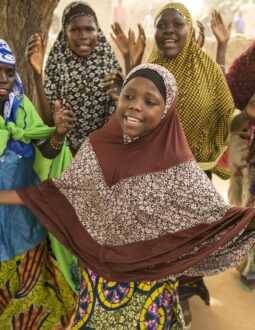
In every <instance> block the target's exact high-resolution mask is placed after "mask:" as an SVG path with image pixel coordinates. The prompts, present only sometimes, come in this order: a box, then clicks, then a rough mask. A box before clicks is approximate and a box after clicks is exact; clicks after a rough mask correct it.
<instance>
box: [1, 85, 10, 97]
mask: <svg viewBox="0 0 255 330" xmlns="http://www.w3.org/2000/svg"><path fill="white" fill-rule="evenodd" d="M8 93H9V90H8V89H7V88H1V87H0V95H1V96H5V95H7V94H8Z"/></svg>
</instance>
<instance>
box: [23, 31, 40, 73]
mask: <svg viewBox="0 0 255 330" xmlns="http://www.w3.org/2000/svg"><path fill="white" fill-rule="evenodd" d="M43 58H44V48H43V45H42V40H41V37H40V36H39V35H38V34H34V35H33V36H32V37H31V38H30V39H29V40H28V43H27V47H26V60H27V62H28V64H29V65H30V66H31V67H32V69H33V70H34V71H35V72H36V73H37V74H39V75H41V74H42V67H43Z"/></svg>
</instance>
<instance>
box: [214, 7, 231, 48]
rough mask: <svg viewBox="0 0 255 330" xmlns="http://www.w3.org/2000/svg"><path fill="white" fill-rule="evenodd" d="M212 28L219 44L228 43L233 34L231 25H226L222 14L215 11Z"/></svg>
mask: <svg viewBox="0 0 255 330" xmlns="http://www.w3.org/2000/svg"><path fill="white" fill-rule="evenodd" d="M211 28H212V32H213V34H214V35H215V37H216V39H217V41H218V43H227V42H228V41H229V38H230V34H231V23H229V24H228V25H226V24H225V23H224V21H223V19H222V17H221V14H220V12H218V11H217V10H214V11H213V12H212V18H211Z"/></svg>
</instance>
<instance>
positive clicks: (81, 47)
mask: <svg viewBox="0 0 255 330" xmlns="http://www.w3.org/2000/svg"><path fill="white" fill-rule="evenodd" d="M78 48H80V49H81V50H88V49H90V48H91V47H90V44H81V45H78Z"/></svg>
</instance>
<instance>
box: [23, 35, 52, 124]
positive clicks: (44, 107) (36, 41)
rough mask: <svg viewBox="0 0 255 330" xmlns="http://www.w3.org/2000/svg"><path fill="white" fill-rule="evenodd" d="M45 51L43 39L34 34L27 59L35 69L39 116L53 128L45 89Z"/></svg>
mask: <svg viewBox="0 0 255 330" xmlns="http://www.w3.org/2000/svg"><path fill="white" fill-rule="evenodd" d="M43 58H44V49H43V45H42V40H41V37H40V36H39V35H38V34H34V35H32V36H31V38H29V40H28V42H27V47H26V59H27V62H28V64H29V65H30V66H31V68H32V69H33V73H34V80H35V86H36V91H37V96H38V100H39V105H40V108H39V111H38V112H39V114H40V116H41V118H42V119H43V121H44V122H45V123H46V124H47V125H49V126H53V125H54V121H53V117H52V112H51V107H50V104H49V102H48V100H47V96H46V94H45V90H44V87H43V77H42V67H43Z"/></svg>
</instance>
